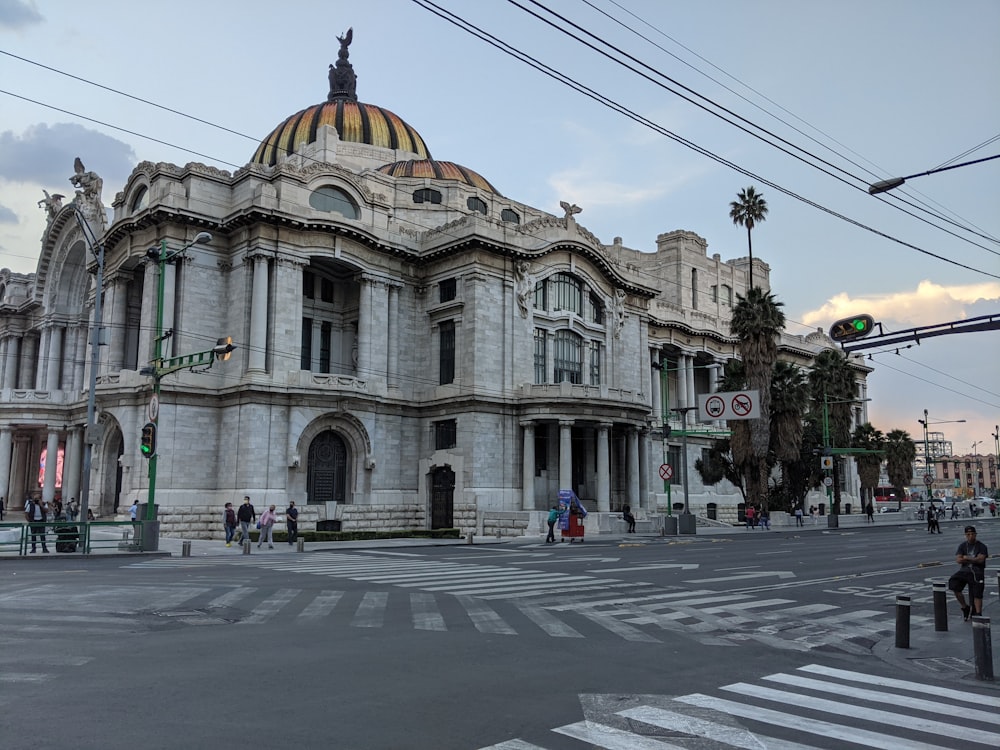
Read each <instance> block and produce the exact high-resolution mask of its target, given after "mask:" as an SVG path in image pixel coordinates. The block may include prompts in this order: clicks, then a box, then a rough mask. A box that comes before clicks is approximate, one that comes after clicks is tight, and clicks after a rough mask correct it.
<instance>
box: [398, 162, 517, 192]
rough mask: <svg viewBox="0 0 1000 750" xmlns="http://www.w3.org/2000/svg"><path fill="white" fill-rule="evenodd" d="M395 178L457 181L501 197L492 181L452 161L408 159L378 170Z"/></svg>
mask: <svg viewBox="0 0 1000 750" xmlns="http://www.w3.org/2000/svg"><path fill="white" fill-rule="evenodd" d="M378 171H379V172H384V173H385V174H387V175H391V176H393V177H428V178H430V179H433V180H456V181H458V182H462V183H465V184H466V185H471V186H472V187H474V188H479V189H480V190H488V191H489V192H491V193H496V194H497V195H500V192H499V191H498V190H497V189H496V188H495V187H493V185H491V184H490V181H489V180H487V179H486V178H485V177H483V176H482V175H481V174H479V173H478V172H475V171H473V170H471V169H469V168H468V167H463V166H462V165H461V164H455V162H451V161H435V160H434V159H407V160H406V161H394V162H392V164H385V165H383V166H381V167H379V168H378Z"/></svg>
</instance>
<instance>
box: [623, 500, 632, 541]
mask: <svg viewBox="0 0 1000 750" xmlns="http://www.w3.org/2000/svg"><path fill="white" fill-rule="evenodd" d="M622 518H623V519H625V523H627V524H628V528H626V529H625V533H626V534H634V533H635V516H634V515H632V506H631V505H626V506H625V507H624V508H622Z"/></svg>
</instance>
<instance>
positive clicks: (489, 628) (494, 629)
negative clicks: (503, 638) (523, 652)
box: [456, 596, 517, 635]
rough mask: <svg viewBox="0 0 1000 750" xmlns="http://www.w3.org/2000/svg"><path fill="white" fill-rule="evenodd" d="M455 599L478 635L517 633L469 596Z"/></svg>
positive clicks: (486, 607) (490, 610) (495, 614)
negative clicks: (463, 609)
mask: <svg viewBox="0 0 1000 750" xmlns="http://www.w3.org/2000/svg"><path fill="white" fill-rule="evenodd" d="M456 598H457V599H458V602H459V604H461V605H462V606H463V607H464V608H465V611H466V613H467V614H468V615H469V619H470V620H472V624H473V625H475V626H476V630H478V631H479V632H480V633H494V634H496V635H517V631H516V630H514V628H512V627H511V626H510V625H508V624H507V623H506V622H504V621H503V618H501V617H500V615H498V614H497V613H496V612H494V611H493V610H492V609H490V608H489V607H488V606H486V605H485V604H483V603H482V602H481V601H479V600H478V599H474V598H472V597H471V596H458V597H456Z"/></svg>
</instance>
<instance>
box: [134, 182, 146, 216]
mask: <svg viewBox="0 0 1000 750" xmlns="http://www.w3.org/2000/svg"><path fill="white" fill-rule="evenodd" d="M148 207H149V190H148V189H147V188H146V187H145V186H143V187H141V188H139V189H138V190H137V191H136V193H135V197H134V198H132V206H131V209H130V210H131V212H132V213H136V212H137V211H142V210H143V209H144V208H148Z"/></svg>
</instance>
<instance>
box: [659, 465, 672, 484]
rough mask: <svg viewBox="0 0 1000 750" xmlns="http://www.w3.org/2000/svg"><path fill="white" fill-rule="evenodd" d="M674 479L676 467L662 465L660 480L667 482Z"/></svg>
mask: <svg viewBox="0 0 1000 750" xmlns="http://www.w3.org/2000/svg"><path fill="white" fill-rule="evenodd" d="M673 477H674V467H673V466H671V465H670V464H661V465H660V479H663V480H667V479H673Z"/></svg>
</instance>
